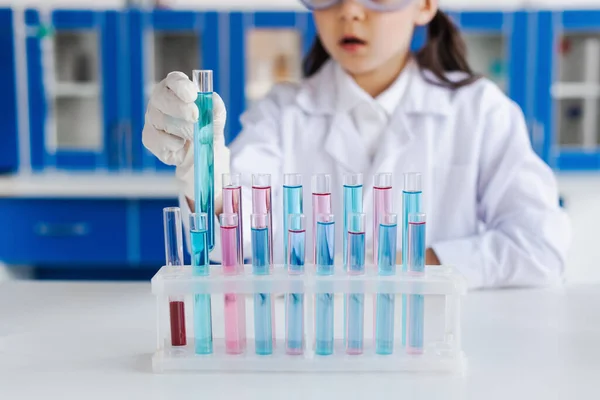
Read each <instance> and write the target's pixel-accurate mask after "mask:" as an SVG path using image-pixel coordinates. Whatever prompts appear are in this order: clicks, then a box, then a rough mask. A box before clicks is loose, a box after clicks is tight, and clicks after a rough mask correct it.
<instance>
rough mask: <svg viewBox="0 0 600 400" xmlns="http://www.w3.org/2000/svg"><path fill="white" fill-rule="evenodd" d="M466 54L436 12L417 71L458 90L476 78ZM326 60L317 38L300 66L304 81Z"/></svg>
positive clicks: (448, 23) (444, 18)
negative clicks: (456, 77) (459, 76)
mask: <svg viewBox="0 0 600 400" xmlns="http://www.w3.org/2000/svg"><path fill="white" fill-rule="evenodd" d="M466 53H467V50H466V45H465V42H464V41H463V39H462V37H461V36H460V32H459V31H458V29H457V28H456V27H455V26H454V24H453V23H452V21H451V20H450V18H448V16H447V15H446V14H445V13H444V12H442V11H440V10H438V11H437V13H436V14H435V16H434V17H433V19H432V20H431V22H430V23H429V28H428V30H427V42H426V43H425V46H424V47H423V48H422V49H421V50H419V52H418V53H417V54H416V60H417V63H418V64H419V67H420V68H421V69H422V70H423V69H427V70H429V71H431V72H432V73H433V75H435V77H436V78H437V79H438V80H439V82H430V83H433V84H437V85H441V86H444V87H448V88H451V89H458V88H461V87H463V86H466V85H469V84H471V83H473V82H475V81H476V80H477V79H479V76H478V75H476V74H475V73H473V71H472V70H471V67H470V66H469V63H468V62H467V56H466ZM330 57H331V56H330V55H329V53H327V50H325V47H323V43H321V39H320V38H319V36H318V35H317V36H316V37H315V41H314V42H313V45H312V47H311V49H310V51H309V53H308V54H307V55H306V57H305V58H304V61H303V63H302V71H303V73H304V77H305V78H309V77H311V76H312V75H314V74H315V73H317V71H319V69H321V67H322V66H323V65H324V64H325V63H326V62H327V60H329V58H330ZM447 72H463V73H465V74H466V75H467V77H466V78H465V79H463V80H460V81H457V82H455V81H452V80H450V79H448V77H447V76H446V73H447Z"/></svg>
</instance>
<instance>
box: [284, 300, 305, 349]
mask: <svg viewBox="0 0 600 400" xmlns="http://www.w3.org/2000/svg"><path fill="white" fill-rule="evenodd" d="M285 317H286V324H285V325H286V328H285V330H286V343H287V344H286V350H287V352H288V353H293V354H301V353H302V351H303V347H304V294H302V293H291V294H286V295H285Z"/></svg>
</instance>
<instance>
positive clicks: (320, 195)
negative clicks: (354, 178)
mask: <svg viewBox="0 0 600 400" xmlns="http://www.w3.org/2000/svg"><path fill="white" fill-rule="evenodd" d="M312 208H313V210H312V212H313V215H312V217H313V220H312V234H313V243H312V260H313V261H314V263H315V264H317V219H318V216H319V214H331V175H329V174H316V175H313V177H312Z"/></svg>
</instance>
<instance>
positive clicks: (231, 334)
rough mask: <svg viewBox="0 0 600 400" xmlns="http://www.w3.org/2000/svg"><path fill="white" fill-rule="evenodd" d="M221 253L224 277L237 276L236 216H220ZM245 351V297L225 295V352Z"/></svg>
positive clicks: (239, 267) (237, 352) (240, 267)
mask: <svg viewBox="0 0 600 400" xmlns="http://www.w3.org/2000/svg"><path fill="white" fill-rule="evenodd" d="M220 222H221V252H222V254H221V255H222V262H221V264H222V267H223V273H224V274H225V275H238V274H239V273H240V272H242V264H240V260H239V254H240V253H239V251H238V245H239V242H238V227H239V226H238V215H237V214H221V215H220ZM245 350H246V297H245V296H244V295H243V294H241V295H239V294H235V293H225V352H226V353H228V354H241V353H243V352H244V351H245Z"/></svg>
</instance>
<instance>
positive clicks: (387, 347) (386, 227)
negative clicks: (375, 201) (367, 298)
mask: <svg viewBox="0 0 600 400" xmlns="http://www.w3.org/2000/svg"><path fill="white" fill-rule="evenodd" d="M397 235H398V216H397V215H396V214H386V215H384V216H383V217H382V218H381V220H380V222H379V252H378V263H377V272H378V274H379V275H382V276H389V275H395V274H396V248H397V244H396V240H397ZM395 301H396V296H395V294H394V293H378V294H377V297H376V300H375V352H376V353H377V354H382V355H387V354H392V353H393V352H394V308H395Z"/></svg>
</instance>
